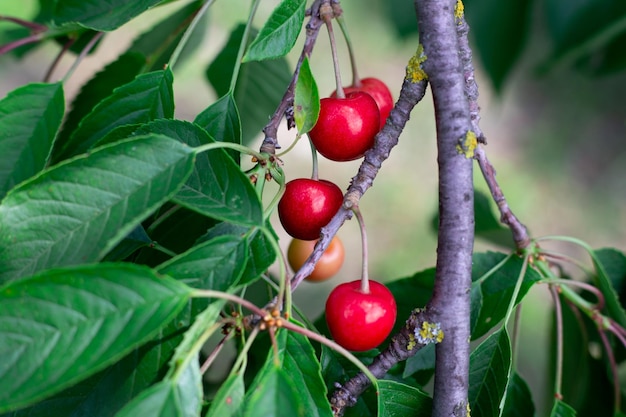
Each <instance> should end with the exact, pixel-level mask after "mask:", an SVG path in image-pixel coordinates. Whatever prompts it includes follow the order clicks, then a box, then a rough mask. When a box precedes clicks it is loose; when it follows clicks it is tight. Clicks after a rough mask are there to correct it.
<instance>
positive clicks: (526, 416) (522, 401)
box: [501, 372, 535, 417]
mask: <svg viewBox="0 0 626 417" xmlns="http://www.w3.org/2000/svg"><path fill="white" fill-rule="evenodd" d="M534 416H535V404H534V403H533V398H532V395H531V393H530V389H529V388H528V385H527V384H526V381H524V379H523V378H522V377H521V376H519V374H518V373H517V372H513V374H512V375H511V378H510V379H509V385H508V386H507V387H506V401H505V403H504V408H503V409H502V415H501V417H534Z"/></svg>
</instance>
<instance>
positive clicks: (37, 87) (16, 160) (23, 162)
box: [0, 83, 65, 199]
mask: <svg viewBox="0 0 626 417" xmlns="http://www.w3.org/2000/svg"><path fill="white" fill-rule="evenodd" d="M64 112H65V101H64V98H63V84H62V83H56V84H40V83H36V84H27V85H25V86H22V87H20V88H17V89H16V90H13V91H11V92H10V93H9V94H7V96H6V97H5V98H3V99H2V100H0V148H1V149H2V157H0V199H2V197H4V196H5V194H6V193H7V191H9V190H10V189H11V188H13V187H14V186H15V185H16V184H19V183H20V182H22V181H24V180H25V179H27V178H30V177H32V176H33V175H35V174H36V173H38V172H39V171H41V170H42V169H43V168H44V166H45V165H46V162H47V161H48V156H49V155H50V149H51V148H52V143H53V142H54V138H55V137H56V134H57V130H58V129H59V126H60V125H61V121H62V120H63V113H64Z"/></svg>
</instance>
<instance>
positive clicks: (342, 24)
mask: <svg viewBox="0 0 626 417" xmlns="http://www.w3.org/2000/svg"><path fill="white" fill-rule="evenodd" d="M335 19H336V20H337V23H339V28H340V29H341V33H342V34H343V38H344V39H345V40H346V45H347V46H348V56H350V66H351V67H352V86H353V87H361V78H360V77H359V72H358V70H357V65H356V57H355V54H354V48H353V46H352V40H351V39H350V34H349V33H348V26H347V25H346V21H345V19H344V18H343V15H337V16H335Z"/></svg>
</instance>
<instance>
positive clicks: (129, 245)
mask: <svg viewBox="0 0 626 417" xmlns="http://www.w3.org/2000/svg"><path fill="white" fill-rule="evenodd" d="M151 243H152V239H150V236H148V234H147V233H146V229H144V228H143V226H141V225H139V226H137V227H135V229H133V231H132V232H130V233H129V234H128V235H126V237H124V239H122V241H121V242H120V243H118V244H117V246H115V247H114V248H113V249H111V251H110V252H109V253H107V254H106V256H105V257H104V258H103V260H104V261H122V260H124V259H126V258H127V257H128V256H129V255H131V254H132V253H133V252H135V251H136V250H138V249H140V248H143V247H144V246H147V245H149V244H151Z"/></svg>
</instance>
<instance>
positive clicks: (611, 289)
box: [593, 249, 626, 327]
mask: <svg viewBox="0 0 626 417" xmlns="http://www.w3.org/2000/svg"><path fill="white" fill-rule="evenodd" d="M593 254H594V255H595V256H594V258H593V263H594V267H595V268H596V273H597V275H596V277H595V284H596V286H597V287H598V289H599V290H600V291H602V294H603V295H604V300H605V302H606V309H607V311H608V313H609V315H610V316H611V317H612V318H613V319H615V320H616V321H617V322H618V323H619V324H620V325H622V327H625V326H626V312H625V311H624V308H623V307H622V304H621V303H620V300H619V297H618V295H617V292H616V291H615V284H616V283H619V285H620V286H621V287H622V288H623V286H624V285H625V281H626V256H624V254H623V253H622V252H620V251H618V250H616V249H599V250H595V251H593Z"/></svg>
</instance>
